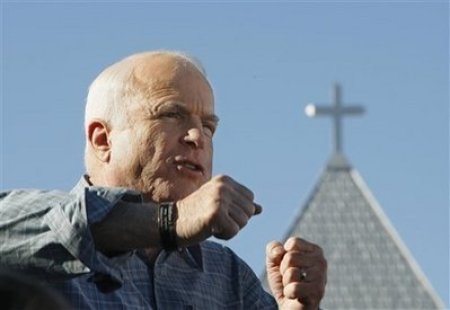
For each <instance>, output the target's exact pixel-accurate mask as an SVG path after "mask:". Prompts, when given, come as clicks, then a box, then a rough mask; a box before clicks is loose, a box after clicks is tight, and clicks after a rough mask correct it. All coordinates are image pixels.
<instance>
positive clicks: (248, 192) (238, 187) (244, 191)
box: [214, 175, 255, 201]
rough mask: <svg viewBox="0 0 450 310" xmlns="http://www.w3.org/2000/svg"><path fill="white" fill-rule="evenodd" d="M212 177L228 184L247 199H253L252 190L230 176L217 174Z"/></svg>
mask: <svg viewBox="0 0 450 310" xmlns="http://www.w3.org/2000/svg"><path fill="white" fill-rule="evenodd" d="M214 179H215V180H217V181H219V182H221V183H223V184H226V185H229V186H230V187H231V188H233V189H234V190H235V191H236V192H237V193H239V194H240V195H243V196H244V197H245V198H246V199H248V200H250V201H253V199H254V198H255V197H254V194H253V192H252V191H251V190H250V189H249V188H248V187H246V186H245V185H242V184H240V183H239V182H237V181H236V180H234V179H233V178H232V177H230V176H227V175H219V176H217V177H215V178H214Z"/></svg>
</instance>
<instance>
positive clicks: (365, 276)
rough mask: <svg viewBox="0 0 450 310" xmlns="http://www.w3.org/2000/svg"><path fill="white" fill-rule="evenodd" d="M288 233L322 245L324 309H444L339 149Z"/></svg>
mask: <svg viewBox="0 0 450 310" xmlns="http://www.w3.org/2000/svg"><path fill="white" fill-rule="evenodd" d="M290 236H301V237H302V238H305V239H307V240H310V241H312V242H314V243H317V244H319V245H320V246H321V247H322V248H323V250H324V254H325V257H326V258H327V261H328V283H327V287H326V294H325V297H324V299H323V301H322V305H321V306H322V307H323V308H325V309H408V310H409V309H444V308H445V306H444V304H443V302H442V301H441V300H440V299H439V297H438V295H437V294H436V293H435V292H434V290H433V288H432V286H431V285H430V283H429V282H428V280H427V279H426V277H425V275H424V274H423V273H422V271H421V269H420V267H419V265H418V264H417V263H416V261H415V260H414V258H413V257H412V255H411V254H410V252H409V251H408V249H407V247H406V246H405V244H404V243H403V242H402V240H401V239H400V237H399V235H398V233H397V232H396V231H395V229H394V227H393V226H392V225H391V224H390V222H389V220H388V218H387V217H386V215H385V214H384V212H383V210H382V209H381V207H380V205H379V204H378V203H377V201H376V200H375V198H374V196H373V195H372V194H371V192H370V190H369V188H368V187H367V186H366V184H365V183H364V181H363V179H362V178H361V176H360V175H359V173H358V172H357V171H356V169H354V168H352V167H351V165H350V164H349V163H348V161H347V159H346V158H345V157H344V156H343V155H342V154H340V153H335V154H334V155H333V156H332V157H331V159H330V161H329V162H328V164H327V166H326V168H325V170H324V171H323V173H322V175H321V176H320V179H319V182H318V183H317V185H316V186H315V188H314V190H313V191H312V193H311V195H310V197H309V199H308V200H307V202H306V204H305V205H304V207H303V208H302V209H301V211H300V213H299V214H298V216H297V218H296V219H295V220H294V222H293V223H292V225H291V227H290V229H289V230H288V231H287V234H286V239H287V238H288V237H290ZM265 278H266V277H265V275H264V280H263V282H264V283H265V284H266V285H267V283H266V280H265Z"/></svg>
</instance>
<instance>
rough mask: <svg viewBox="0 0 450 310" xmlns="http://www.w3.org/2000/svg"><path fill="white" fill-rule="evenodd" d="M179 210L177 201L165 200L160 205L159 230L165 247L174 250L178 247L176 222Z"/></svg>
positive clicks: (162, 244) (161, 241)
mask: <svg viewBox="0 0 450 310" xmlns="http://www.w3.org/2000/svg"><path fill="white" fill-rule="evenodd" d="M177 219H178V212H177V207H176V203H175V202H163V203H160V204H159V205H158V230H159V237H160V243H161V246H162V247H163V249H165V250H167V251H173V250H176V249H177V248H178V244H177V232H176V222H177Z"/></svg>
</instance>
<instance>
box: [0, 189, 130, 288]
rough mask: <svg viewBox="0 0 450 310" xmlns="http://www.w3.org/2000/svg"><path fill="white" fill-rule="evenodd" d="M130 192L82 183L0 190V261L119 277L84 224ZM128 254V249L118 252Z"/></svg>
mask: <svg viewBox="0 0 450 310" xmlns="http://www.w3.org/2000/svg"><path fill="white" fill-rule="evenodd" d="M134 194H135V192H131V191H128V190H126V189H123V188H101V187H86V188H84V191H80V192H79V193H76V194H75V193H74V194H72V193H71V194H68V193H64V192H58V191H38V190H15V191H9V192H3V193H0V264H1V265H2V266H8V267H13V268H19V269H36V270H40V271H45V272H47V273H53V274H61V275H76V274H81V273H87V272H91V271H95V272H97V273H102V274H107V275H109V276H111V277H112V278H113V279H114V280H117V281H119V282H122V281H121V279H122V275H121V272H120V268H117V266H116V265H115V264H117V262H118V261H120V260H117V259H115V260H111V259H109V258H108V257H106V256H104V255H102V253H100V252H99V251H96V249H95V245H94V240H93V238H92V235H91V233H90V230H89V225H91V224H93V223H96V222H98V221H101V220H102V219H103V218H104V217H105V216H106V215H107V214H108V213H109V211H111V209H112V208H113V207H114V206H115V205H116V203H117V202H118V201H119V200H123V199H124V198H125V197H126V196H130V195H131V196H133V195H134ZM124 255H125V256H126V255H129V253H128V254H124Z"/></svg>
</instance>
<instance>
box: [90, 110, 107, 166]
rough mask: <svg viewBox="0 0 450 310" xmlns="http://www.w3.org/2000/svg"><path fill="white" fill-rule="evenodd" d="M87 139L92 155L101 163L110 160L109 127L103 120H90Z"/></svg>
mask: <svg viewBox="0 0 450 310" xmlns="http://www.w3.org/2000/svg"><path fill="white" fill-rule="evenodd" d="M87 138H88V141H89V145H90V147H91V149H92V152H93V154H94V155H95V157H97V158H98V159H99V160H100V161H102V162H109V160H110V158H111V142H110V140H109V127H108V125H107V124H106V123H105V122H104V121H103V120H98V119H94V120H91V121H90V123H89V124H88V127H87Z"/></svg>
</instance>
